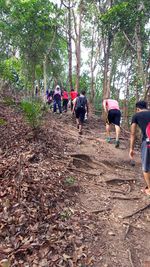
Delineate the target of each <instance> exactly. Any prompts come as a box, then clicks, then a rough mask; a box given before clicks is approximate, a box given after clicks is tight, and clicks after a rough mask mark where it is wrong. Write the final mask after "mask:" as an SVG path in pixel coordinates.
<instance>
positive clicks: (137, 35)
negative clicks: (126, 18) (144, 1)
mask: <svg viewBox="0 0 150 267" xmlns="http://www.w3.org/2000/svg"><path fill="white" fill-rule="evenodd" d="M140 32H141V27H140V23H139V21H137V23H136V28H135V39H136V47H137V68H138V77H139V79H140V80H141V81H142V85H143V89H144V93H145V92H146V77H145V73H144V68H143V62H142V43H141V36H140Z"/></svg>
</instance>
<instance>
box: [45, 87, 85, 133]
mask: <svg viewBox="0 0 150 267" xmlns="http://www.w3.org/2000/svg"><path fill="white" fill-rule="evenodd" d="M85 94H86V92H85V91H84V90H82V91H81V93H80V94H79V93H78V92H77V91H75V90H74V89H72V90H71V92H70V95H69V93H68V92H67V91H66V90H65V88H62V89H61V88H60V86H59V85H57V86H56V87H55V89H54V91H52V90H51V91H48V90H47V92H46V97H47V103H48V104H49V105H52V104H53V113H56V112H57V108H58V110H59V113H60V115H61V114H62V112H67V110H68V106H70V108H71V112H72V114H73V115H75V116H76V122H77V128H78V130H79V134H80V135H81V134H82V128H83V123H84V120H85V114H86V116H88V110H89V108H88V101H87V98H86V96H85ZM61 102H62V103H61Z"/></svg>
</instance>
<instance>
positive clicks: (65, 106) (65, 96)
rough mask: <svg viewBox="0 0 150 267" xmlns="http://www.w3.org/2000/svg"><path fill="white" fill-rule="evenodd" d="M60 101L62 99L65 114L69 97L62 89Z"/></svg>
mask: <svg viewBox="0 0 150 267" xmlns="http://www.w3.org/2000/svg"><path fill="white" fill-rule="evenodd" d="M62 99H63V111H64V112H67V107H68V99H69V96H68V92H67V91H66V89H64V88H63V93H62Z"/></svg>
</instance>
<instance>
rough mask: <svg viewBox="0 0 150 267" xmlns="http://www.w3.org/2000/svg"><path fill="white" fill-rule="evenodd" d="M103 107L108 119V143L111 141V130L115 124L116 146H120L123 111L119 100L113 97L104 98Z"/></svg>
mask: <svg viewBox="0 0 150 267" xmlns="http://www.w3.org/2000/svg"><path fill="white" fill-rule="evenodd" d="M103 107H104V110H105V112H106V114H107V119H106V134H107V138H106V141H107V143H110V142H111V137H110V130H111V124H114V125H115V132H116V141H115V147H116V148H118V147H119V144H120V142H119V136H120V120H121V112H120V109H119V104H118V101H117V100H113V99H104V101H103Z"/></svg>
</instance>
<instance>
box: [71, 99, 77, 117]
mask: <svg viewBox="0 0 150 267" xmlns="http://www.w3.org/2000/svg"><path fill="white" fill-rule="evenodd" d="M76 102H77V100H75V102H74V103H73V109H72V114H74V111H75V106H76Z"/></svg>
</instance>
